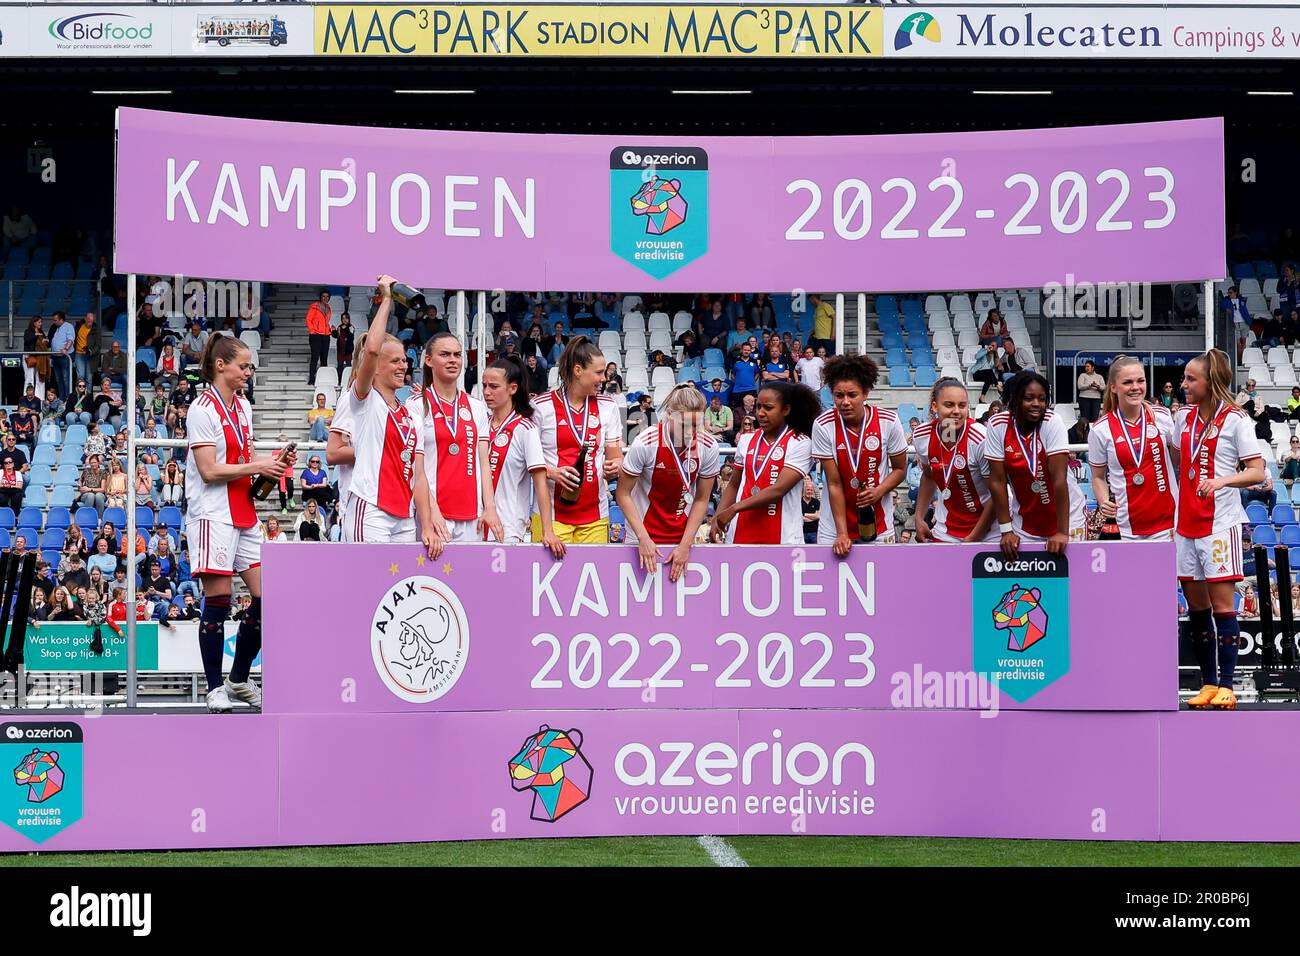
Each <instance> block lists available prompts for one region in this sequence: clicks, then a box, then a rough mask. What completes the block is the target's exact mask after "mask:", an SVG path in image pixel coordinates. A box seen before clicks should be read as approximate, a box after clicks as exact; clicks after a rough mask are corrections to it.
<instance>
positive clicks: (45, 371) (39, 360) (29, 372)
mask: <svg viewBox="0 0 1300 956" xmlns="http://www.w3.org/2000/svg"><path fill="white" fill-rule="evenodd" d="M28 351H30V352H35V353H36V354H34V355H26V356H24V357H23V364H24V365H25V366H26V367H27V368H26V371H25V372H24V373H23V374H24V376H25V377H24V379H23V380H24V382H26V383H27V384H29V385H31V386H32V387H33V388H35V389H36V391H38V392H39V391H41V390H42V389H43V388H45V383H46V382H50V383H51V384H52V385H53V387H54V391H55V395H56V396H57V395H58V385H57V383H55V382H54V379H53V378H52V377H51V375H52V371H53V370H52V368H51V366H50V356H49V355H48V354H46V353H48V352H49V351H50V340H49V339H47V338H46V337H45V336H44V335H37V336H36V341H35V342H33V343H32V347H31V349H29V350H28Z"/></svg>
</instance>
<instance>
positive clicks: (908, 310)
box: [903, 299, 925, 319]
mask: <svg viewBox="0 0 1300 956" xmlns="http://www.w3.org/2000/svg"><path fill="white" fill-rule="evenodd" d="M909 317H916V318H920V319H924V318H925V310H923V309H922V308H921V303H920V301H919V300H917V299H904V300H903V318H904V319H907V318H909Z"/></svg>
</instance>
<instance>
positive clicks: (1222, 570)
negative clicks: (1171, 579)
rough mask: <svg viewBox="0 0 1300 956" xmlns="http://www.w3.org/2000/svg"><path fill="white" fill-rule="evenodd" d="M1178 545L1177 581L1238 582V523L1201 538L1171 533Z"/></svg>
mask: <svg viewBox="0 0 1300 956" xmlns="http://www.w3.org/2000/svg"><path fill="white" fill-rule="evenodd" d="M1174 541H1175V543H1176V544H1177V545H1178V580H1180V581H1240V580H1241V578H1242V574H1241V526H1240V525H1236V526H1235V527H1232V528H1226V529H1225V530H1223V531H1216V532H1215V533H1214V534H1207V535H1206V536H1205V537H1203V538H1184V537H1183V536H1182V535H1181V534H1176V535H1174Z"/></svg>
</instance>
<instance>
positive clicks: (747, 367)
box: [731, 342, 758, 408]
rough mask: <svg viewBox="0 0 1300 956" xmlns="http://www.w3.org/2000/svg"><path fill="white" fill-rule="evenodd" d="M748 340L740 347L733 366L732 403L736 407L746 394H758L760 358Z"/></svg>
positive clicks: (752, 395) (755, 395) (753, 395)
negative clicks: (755, 355)
mask: <svg viewBox="0 0 1300 956" xmlns="http://www.w3.org/2000/svg"><path fill="white" fill-rule="evenodd" d="M752 353H753V350H752V348H751V346H750V344H749V343H748V342H746V343H745V344H744V345H742V346H741V347H740V355H739V357H738V358H737V359H736V363H735V365H733V366H732V367H731V404H732V407H733V408H734V407H736V406H737V404H738V403H739V402H741V401H743V400H744V398H745V396H746V395H748V396H751V397H755V398H756V397H757V396H758V359H757V358H755V357H754V355H753V354H752Z"/></svg>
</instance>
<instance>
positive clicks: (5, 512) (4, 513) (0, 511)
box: [0, 508, 18, 531]
mask: <svg viewBox="0 0 1300 956" xmlns="http://www.w3.org/2000/svg"><path fill="white" fill-rule="evenodd" d="M16 527H18V516H17V515H15V514H14V509H13V508H0V528H6V529H8V530H11V531H12V530H13V529H14V528H16Z"/></svg>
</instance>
